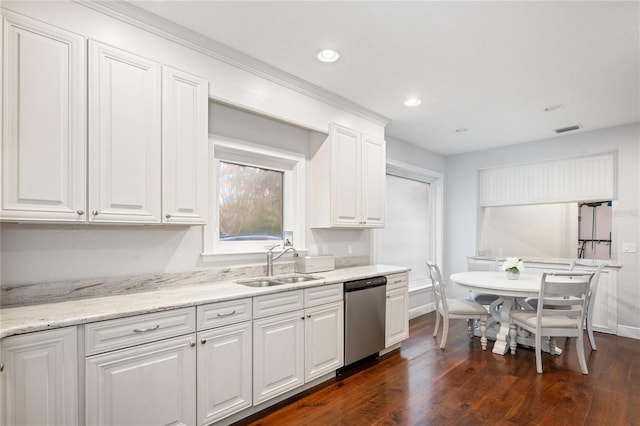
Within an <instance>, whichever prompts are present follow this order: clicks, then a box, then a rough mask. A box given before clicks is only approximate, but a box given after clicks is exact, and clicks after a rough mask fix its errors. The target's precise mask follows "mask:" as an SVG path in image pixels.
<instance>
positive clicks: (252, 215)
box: [218, 161, 284, 241]
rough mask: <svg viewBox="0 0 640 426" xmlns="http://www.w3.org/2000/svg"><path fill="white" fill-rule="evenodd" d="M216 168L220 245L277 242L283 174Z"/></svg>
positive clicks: (222, 164) (236, 167)
mask: <svg viewBox="0 0 640 426" xmlns="http://www.w3.org/2000/svg"><path fill="white" fill-rule="evenodd" d="M219 164H220V166H219V167H220V170H219V172H220V186H219V191H218V203H219V214H220V223H219V238H220V241H251V240H281V239H282V234H283V182H284V173H283V172H281V171H277V170H269V169H264V168H259V167H251V166H245V165H240V164H234V163H228V162H223V161H220V162H219Z"/></svg>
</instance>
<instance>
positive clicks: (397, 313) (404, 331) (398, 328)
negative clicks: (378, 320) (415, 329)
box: [385, 287, 409, 347]
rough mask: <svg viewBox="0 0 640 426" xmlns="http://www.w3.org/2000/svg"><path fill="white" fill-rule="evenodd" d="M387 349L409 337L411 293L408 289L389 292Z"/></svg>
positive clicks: (386, 330)
mask: <svg viewBox="0 0 640 426" xmlns="http://www.w3.org/2000/svg"><path fill="white" fill-rule="evenodd" d="M386 320H387V325H386V328H385V343H386V347H389V346H392V345H395V344H396V343H398V342H401V341H403V340H404V339H406V338H407V337H409V291H408V289H407V288H406V287H403V288H398V289H395V290H390V291H387V313H386Z"/></svg>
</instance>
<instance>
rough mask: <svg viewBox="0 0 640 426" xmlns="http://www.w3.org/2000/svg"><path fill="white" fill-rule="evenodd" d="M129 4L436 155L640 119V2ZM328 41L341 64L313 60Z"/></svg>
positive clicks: (325, 46)
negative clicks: (346, 104)
mask: <svg viewBox="0 0 640 426" xmlns="http://www.w3.org/2000/svg"><path fill="white" fill-rule="evenodd" d="M128 3H130V4H133V5H135V6H137V7H139V8H142V9H144V10H146V11H148V12H151V13H153V14H156V15H158V16H160V17H162V18H164V19H166V20H169V21H172V22H174V23H176V24H179V25H181V26H183V27H186V28H188V29H190V30H192V31H194V32H197V33H199V34H201V35H204V36H207V37H209V38H211V39H213V40H216V41H217V42H220V43H222V44H224V45H226V46H229V47H231V48H233V49H236V50H238V51H240V52H243V53H245V54H247V55H250V56H252V57H254V58H257V59H259V60H260V61H263V62H265V63H267V64H269V65H271V66H274V67H276V68H278V69H280V70H283V71H285V72H287V73H289V74H292V75H294V76H297V77H299V78H301V79H303V80H306V81H308V82H311V83H313V84H314V85H316V86H319V87H321V88H323V89H326V90H328V91H330V92H333V93H335V94H338V95H340V96H342V97H344V98H346V99H349V100H351V101H353V102H355V103H357V104H359V105H361V106H363V107H365V108H367V109H369V110H372V111H374V112H376V113H378V114H380V115H382V116H384V117H387V118H388V119H389V120H390V122H389V124H388V125H387V128H386V134H387V135H388V136H391V137H393V138H396V139H400V140H403V141H406V142H409V143H411V144H414V145H417V146H421V147H424V148H426V149H428V150H430V151H432V152H435V153H439V154H442V155H451V154H457V153H461V152H468V151H475V150H480V149H486V148H491V147H499V146H504V145H510V144H514V143H521V142H527V141H532V140H539V139H547V138H552V137H555V136H557V134H556V132H555V131H554V129H557V128H563V127H568V126H573V125H580V126H581V128H580V129H579V130H576V131H573V132H569V133H565V134H571V133H577V132H583V131H590V130H595V129H599V128H605V127H610V126H616V125H620V124H627V123H633V122H637V121H639V120H640V118H639V117H640V111H639V104H640V101H639V98H640V2H637V1H631V2H618V1H604V2H594V1H562V2H560V1H546V2H527V1H517V2H490V1H472V2H454V1H451V2H444V1H443V2H435V1H434V2H428V1H423V2H408V1H407V2H405V1H353V2H351V1H336V2H334V1H314V2H307V1H279V2H275V1H274V2H272V1H257V2H256V1H224V2H223V1H189V0H187V1H129V2H128ZM327 47H330V48H334V49H336V50H338V51H339V52H340V54H341V58H340V60H339V61H338V62H336V63H333V64H326V63H321V62H319V61H318V60H316V59H315V55H316V53H317V51H318V50H320V49H322V48H327ZM408 97H419V98H421V99H422V104H421V105H419V106H417V107H411V108H410V107H406V106H405V105H404V104H403V102H404V100H405V99H406V98H408ZM553 105H562V107H561V108H559V109H556V110H555V111H551V112H545V108H547V107H550V106H553ZM457 129H467V130H466V131H463V132H460V131H456V130H457Z"/></svg>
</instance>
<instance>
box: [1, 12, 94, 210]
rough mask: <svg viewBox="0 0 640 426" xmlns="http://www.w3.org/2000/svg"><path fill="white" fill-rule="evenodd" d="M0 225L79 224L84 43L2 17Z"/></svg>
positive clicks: (83, 148)
mask: <svg viewBox="0 0 640 426" xmlns="http://www.w3.org/2000/svg"><path fill="white" fill-rule="evenodd" d="M3 15H4V19H3V20H4V40H3V42H4V45H3V52H4V61H3V87H4V89H3V90H4V95H3V105H2V111H3V117H2V122H3V126H2V160H1V161H2V173H1V177H0V180H1V181H2V209H1V211H0V220H10V221H50V222H56V221H60V222H84V221H86V199H85V197H86V195H85V194H86V142H87V139H86V99H87V97H86V96H87V95H86V77H85V75H86V53H85V51H86V40H85V38H84V37H82V36H79V35H77V34H73V33H70V32H68V31H65V30H62V29H60V28H57V27H53V26H50V25H47V24H44V23H42V22H40V21H35V20H32V19H29V18H27V17H24V16H20V15H16V14H13V13H10V12H8V11H4V10H3Z"/></svg>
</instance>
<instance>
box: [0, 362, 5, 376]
mask: <svg viewBox="0 0 640 426" xmlns="http://www.w3.org/2000/svg"><path fill="white" fill-rule="evenodd" d="M3 371H4V364H3V363H1V362H0V373H2V372H3Z"/></svg>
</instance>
